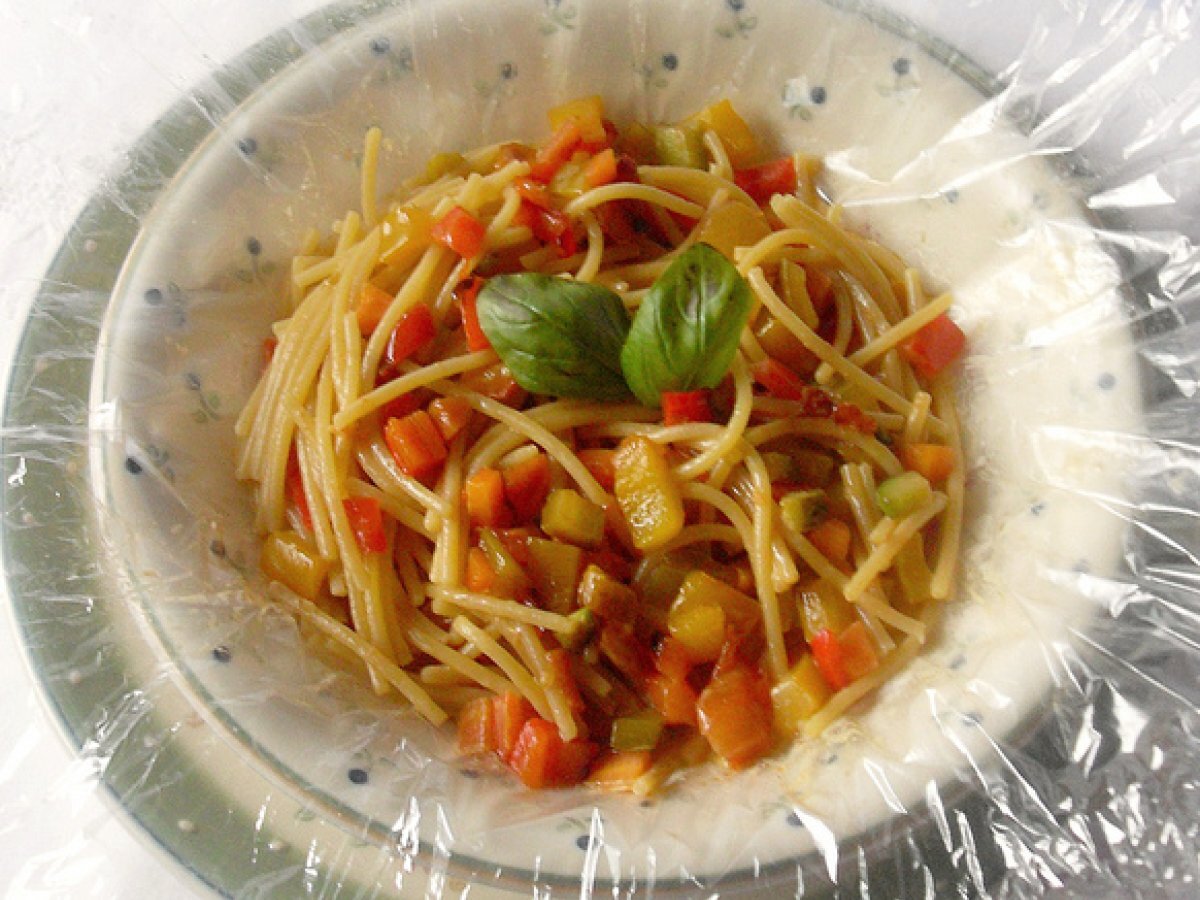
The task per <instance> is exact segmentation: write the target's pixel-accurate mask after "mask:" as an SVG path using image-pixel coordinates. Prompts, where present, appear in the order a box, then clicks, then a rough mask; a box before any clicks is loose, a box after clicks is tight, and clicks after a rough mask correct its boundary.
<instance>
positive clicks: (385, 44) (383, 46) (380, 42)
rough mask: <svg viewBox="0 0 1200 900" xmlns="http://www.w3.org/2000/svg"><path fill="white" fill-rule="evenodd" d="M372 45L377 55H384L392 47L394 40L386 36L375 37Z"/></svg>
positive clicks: (373, 51) (372, 50) (372, 39)
mask: <svg viewBox="0 0 1200 900" xmlns="http://www.w3.org/2000/svg"><path fill="white" fill-rule="evenodd" d="M370 46H371V52H372V53H374V54H376V55H377V56H383V54H385V53H387V52H388V51H389V50H391V49H392V42H391V41H389V40H388V39H387V38H385V37H374V38H371V44H370Z"/></svg>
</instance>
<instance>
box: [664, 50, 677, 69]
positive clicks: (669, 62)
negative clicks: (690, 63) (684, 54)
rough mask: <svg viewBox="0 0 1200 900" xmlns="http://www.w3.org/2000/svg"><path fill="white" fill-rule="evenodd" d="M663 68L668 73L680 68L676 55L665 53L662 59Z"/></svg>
mask: <svg viewBox="0 0 1200 900" xmlns="http://www.w3.org/2000/svg"><path fill="white" fill-rule="evenodd" d="M662 65H663V68H664V69H666V70H667V71H668V72H674V71H675V70H676V69H678V68H679V57H678V56H676V55H675V54H674V53H664V54H663V58H662Z"/></svg>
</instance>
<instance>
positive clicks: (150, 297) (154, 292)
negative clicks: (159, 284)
mask: <svg viewBox="0 0 1200 900" xmlns="http://www.w3.org/2000/svg"><path fill="white" fill-rule="evenodd" d="M142 298H143V299H144V300H145V301H146V302H147V303H149V304H150V305H151V306H158V305H159V304H160V303H162V302H163V292H162V291H160V290H159V289H158V288H147V289H146V292H145V293H144V294H142Z"/></svg>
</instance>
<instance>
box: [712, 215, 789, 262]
mask: <svg viewBox="0 0 1200 900" xmlns="http://www.w3.org/2000/svg"><path fill="white" fill-rule="evenodd" d="M770 233H771V226H770V225H768V224H767V220H766V218H764V217H763V214H762V212H761V211H760V210H759V209H758V208H757V207H753V206H748V205H746V204H745V203H737V202H730V203H723V204H722V205H720V206H718V207H717V208H716V209H714V210H712V211H711V212H710V213H708V215H706V216H705V218H704V221H703V222H701V223H700V233H699V234H698V235H697V237H696V240H697V241H699V242H700V243H702V244H708V245H709V246H710V247H712V248H713V249H714V250H716V251H718V252H719V253H721V254H723V255H724V256H725V257H726V258H727V259H729V261H730V262H736V260H735V259H734V258H733V251H734V248H736V247H749V246H750V245H751V244H757V243H758V242H759V241H760V240H762V239H763V238H765V237H766V236H767V235H769V234H770Z"/></svg>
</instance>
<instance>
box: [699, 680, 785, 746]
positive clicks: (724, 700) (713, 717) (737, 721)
mask: <svg viewBox="0 0 1200 900" xmlns="http://www.w3.org/2000/svg"><path fill="white" fill-rule="evenodd" d="M697 712H698V714H699V718H700V733H701V734H703V735H704V737H705V738H706V739H707V740H708V743H709V745H710V746H711V747H712V748H713V751H714V752H715V753H716V754H717V755H718V756H720V757H721V758H722V759H723V760H725V762H726V763H728V764H729V766H730V767H731V768H734V769H741V768H745V767H746V766H748V765H750V764H751V763H752V762H754V761H756V760H758V759H760V758H762V757H763V756H764V755H765V754H766V753H767V752H768V751H770V749H771V745H772V743H773V737H772V730H771V728H772V713H771V700H770V695H769V694H768V693H767V689H766V686H765V684H764V683H763V680H762V678H760V677H759V676H758V675H756V674H754V673H753V672H752V671H750V670H749V669H748V668H745V667H744V666H743V667H740V668H735V669H732V670H730V671H728V672H723V673H721V674H720V675H718V676H715V677H714V678H713V679H712V680H711V681H710V682H709V683H708V686H707V687H705V689H704V690H703V691H701V693H700V699H699V701H698V703H697Z"/></svg>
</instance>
